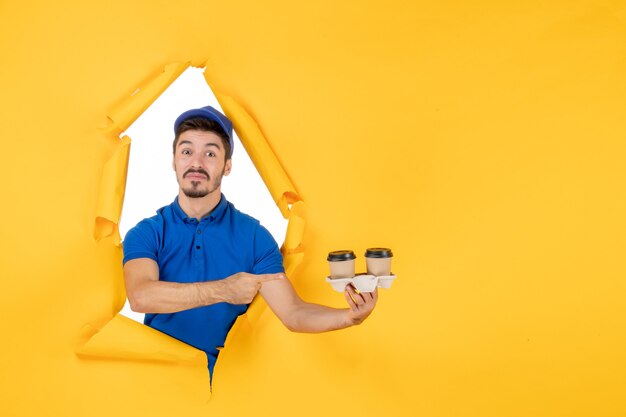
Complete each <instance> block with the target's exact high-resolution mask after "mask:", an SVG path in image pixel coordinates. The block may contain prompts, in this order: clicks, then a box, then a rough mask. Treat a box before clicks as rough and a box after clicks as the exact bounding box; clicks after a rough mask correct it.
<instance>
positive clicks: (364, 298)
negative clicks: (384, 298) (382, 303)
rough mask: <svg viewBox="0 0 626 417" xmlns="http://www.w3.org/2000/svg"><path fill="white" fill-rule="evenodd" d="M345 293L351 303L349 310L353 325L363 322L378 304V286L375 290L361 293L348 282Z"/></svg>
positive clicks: (350, 320) (349, 317) (349, 319)
mask: <svg viewBox="0 0 626 417" xmlns="http://www.w3.org/2000/svg"><path fill="white" fill-rule="evenodd" d="M344 295H345V296H346V301H348V304H350V310H348V321H349V323H350V324H351V325H355V324H361V323H362V322H363V320H365V319H366V318H367V316H369V315H370V313H371V312H372V310H374V307H375V306H376V301H378V288H376V289H375V290H374V291H373V292H362V293H359V292H357V291H356V289H355V288H354V286H353V285H352V284H348V285H346V289H345V291H344Z"/></svg>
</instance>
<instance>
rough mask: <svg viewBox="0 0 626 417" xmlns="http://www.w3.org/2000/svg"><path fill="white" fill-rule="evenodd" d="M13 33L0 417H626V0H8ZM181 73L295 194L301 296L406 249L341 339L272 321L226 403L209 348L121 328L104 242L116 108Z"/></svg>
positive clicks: (239, 347) (255, 315)
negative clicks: (335, 269)
mask: <svg viewBox="0 0 626 417" xmlns="http://www.w3.org/2000/svg"><path fill="white" fill-rule="evenodd" d="M431 3H432V4H431ZM0 19H1V24H0V51H1V52H2V55H1V56H2V58H0V59H1V61H0V62H1V64H2V65H0V86H1V87H0V91H1V92H2V94H1V95H0V122H1V124H0V126H1V129H2V144H3V158H2V159H3V163H2V164H1V165H0V169H1V170H2V187H3V195H4V202H3V204H2V209H1V214H2V216H1V219H2V220H1V227H0V236H1V237H2V239H0V253H1V255H0V257H1V259H2V262H0V274H1V276H2V283H3V290H2V292H1V294H2V300H1V301H2V302H1V303H0V312H1V313H2V321H0V323H1V324H0V333H1V334H2V340H3V341H2V345H1V346H2V347H1V348H0V354H1V359H0V373H1V376H2V377H1V378H0V393H1V394H0V396H1V398H0V400H1V401H0V415H2V416H32V415H49V416H83V415H91V416H126V415H128V416H130V415H151V416H169V415H189V416H200V415H202V416H204V415H212V414H213V415H218V414H219V415H244V413H245V414H247V415H304V416H309V415H310V416H314V415H315V416H317V415H320V414H321V415H337V416H338V415H348V414H349V415H354V414H360V415H371V416H374V415H394V416H415V415H423V416H481V417H484V416H503V415H505V416H529V415H541V416H555V415H568V416H591V415H593V416H620V415H625V414H626V402H624V400H623V395H624V392H626V376H625V375H626V359H624V351H626V319H625V317H626V303H625V302H624V299H625V295H626V282H625V276H626V274H625V273H626V262H625V261H624V255H623V254H624V249H625V248H626V238H625V236H626V233H625V232H626V221H625V215H624V213H625V212H626V210H625V209H626V193H625V191H626V186H625V184H626V181H625V180H626V168H624V166H625V165H624V160H625V158H624V157H625V156H626V142H625V139H624V137H625V135H624V133H625V130H626V128H625V125H624V114H625V110H626V105H625V100H624V97H626V50H625V46H624V45H625V44H624V41H625V39H626V36H625V35H626V26H625V24H626V4H625V2H624V1H574V2H558V1H555V2H539V1H528V2H521V3H520V2H490V1H482V2H462V1H443V2H438V3H433V2H409V1H385V2H368V3H363V2H356V1H349V2H340V3H339V4H337V3H336V2H330V1H321V2H315V3H294V2H288V1H268V2H261V3H258V2H240V1H231V2H198V1H179V2H176V3H173V2H171V3H169V2H154V1H147V0H146V1H135V2H122V1H110V2H98V3H95V2H79V1H56V2H44V1H32V2H28V3H23V2H16V1H3V2H1V3H0ZM187 62H190V63H191V64H192V65H196V66H200V65H202V66H203V65H206V67H207V70H206V78H207V80H208V82H209V83H210V84H211V86H212V87H213V88H214V90H215V91H216V92H218V93H219V94H220V95H221V96H226V97H230V98H231V99H232V100H233V102H234V103H235V104H236V105H237V106H240V108H241V109H243V110H245V112H246V113H247V114H248V115H249V116H250V118H251V119H252V120H254V121H255V122H256V123H257V125H258V129H259V130H260V132H261V133H262V135H263V137H264V138H265V139H266V140H267V144H268V146H269V147H270V149H271V151H272V153H273V154H274V155H275V157H276V160H277V161H278V163H279V165H280V167H281V168H282V169H284V172H285V173H286V175H287V176H288V178H289V179H290V181H291V183H292V185H293V187H294V188H295V190H294V192H295V191H297V196H298V198H300V199H302V201H303V202H304V203H296V204H293V206H292V212H294V214H295V212H297V213H298V214H301V215H302V216H303V217H302V218H305V219H306V230H305V231H304V237H303V240H302V241H301V242H298V240H299V239H295V242H293V244H291V242H289V243H290V245H287V246H289V247H287V248H286V249H288V250H292V251H294V255H297V256H299V259H298V260H302V263H301V264H300V266H299V267H298V268H297V269H296V270H295V272H293V273H292V276H291V278H292V280H293V282H294V284H295V285H296V288H297V290H298V292H299V293H300V294H301V295H302V296H303V297H304V298H305V299H307V300H310V301H315V302H320V303H326V304H331V305H334V306H343V305H344V301H343V298H342V297H343V296H342V295H341V294H337V293H334V292H332V290H331V289H330V287H329V286H328V285H327V284H326V283H324V282H323V277H324V276H325V274H326V272H327V271H326V268H327V266H326V263H325V255H326V253H327V252H328V251H329V250H333V249H343V248H352V249H354V250H355V251H356V252H357V254H358V255H359V256H360V259H359V260H358V262H357V268H358V269H361V270H362V269H364V263H363V262H362V261H363V258H362V256H361V255H362V253H363V251H364V250H365V248H367V247H369V246H378V245H382V246H389V247H391V248H393V250H394V254H395V255H396V257H395V258H394V266H393V269H394V272H395V273H396V274H397V275H398V279H397V280H396V282H395V283H394V285H393V287H392V288H391V289H390V290H385V291H381V294H380V295H381V297H380V301H379V305H378V307H377V309H376V311H375V312H374V314H373V315H372V317H371V318H370V319H369V320H368V321H367V322H366V323H365V324H364V325H362V326H359V327H356V328H351V329H348V330H345V331H341V332H334V333H328V334H323V335H299V334H292V333H290V332H289V331H287V330H286V329H284V327H283V326H282V324H280V323H279V321H278V320H277V319H276V318H275V317H274V316H273V315H272V314H271V312H270V311H269V310H268V309H265V308H263V305H262V303H257V304H256V305H255V308H254V309H252V311H251V314H249V315H247V316H245V317H242V319H241V320H240V321H239V323H238V324H237V329H236V332H235V333H234V334H231V335H230V337H229V340H228V342H227V346H226V348H225V350H224V351H223V353H222V355H221V356H220V360H219V362H218V365H217V368H216V374H215V384H214V392H213V395H212V396H209V394H208V381H207V377H206V368H205V365H204V363H203V360H202V358H201V357H198V356H197V351H195V350H194V349H191V348H189V347H187V346H186V345H184V344H181V343H176V342H175V341H172V340H171V339H169V338H164V337H160V335H155V334H154V333H153V332H151V331H150V329H146V328H145V327H144V326H141V325H139V324H136V323H132V322H127V321H125V320H124V319H123V318H119V317H116V314H117V312H118V311H119V310H120V309H121V306H122V305H123V301H124V289H123V277H122V271H121V251H120V248H119V247H117V246H115V235H112V236H110V237H107V238H103V239H101V240H100V241H98V242H97V241H96V240H95V239H94V232H95V230H94V227H95V226H94V223H95V222H94V219H95V218H96V217H97V215H98V213H97V212H98V208H99V207H100V208H102V207H106V208H107V210H108V212H110V213H113V214H112V215H111V216H112V217H115V213H114V212H115V210H116V207H115V206H114V205H113V206H106V205H105V206H102V205H99V203H98V198H99V196H100V184H101V182H100V181H101V178H102V174H103V172H104V170H105V165H106V162H107V161H109V160H111V157H112V156H114V155H115V154H116V152H118V151H119V149H120V146H121V141H120V140H119V139H116V138H115V135H114V134H115V133H118V132H117V131H116V129H123V126H124V125H126V124H127V123H128V122H129V120H128V119H125V118H116V117H115V115H116V114H119V113H118V112H120V111H122V113H124V112H127V111H129V110H128V109H129V107H128V106H130V109H131V110H132V111H131V113H132V112H135V111H140V110H141V109H143V108H144V107H142V106H140V105H135V104H133V105H130V104H129V103H130V102H129V97H131V95H132V94H133V93H134V92H135V91H136V89H137V88H141V87H142V86H145V85H148V84H149V83H150V81H151V80H155V79H159V77H163V78H162V79H163V80H165V79H166V81H167V80H169V81H171V79H173V78H172V77H170V76H169V75H163V74H164V73H166V74H170V73H169V72H167V71H172V73H171V74H174V73H175V72H176V71H178V68H180V67H178V65H184V64H179V63H187ZM168 65H175V67H171V66H169V67H168ZM167 68H169V70H168V69H167ZM164 69H165V70H164ZM165 84H167V82H165ZM142 91H143V90H142ZM159 91H162V90H159V89H156V90H148V92H147V93H146V94H147V96H150V97H154V96H155V95H158V93H159ZM138 94H139V93H138ZM148 101H149V100H148ZM120 109H122V110H120ZM124 109H126V110H124ZM124 114H126V113H124ZM112 121H113V123H117V122H119V123H120V124H118V125H115V126H117V128H113V129H112V125H111V123H112ZM239 122H240V120H235V124H236V125H237V123H239ZM122 165H123V164H122ZM164 169H169V168H167V167H166V168H164ZM234 169H236V161H235V165H234ZM112 185H113V189H116V188H115V186H117V185H118V183H112ZM274 198H275V199H276V198H277V196H276V195H274ZM294 202H295V201H290V202H288V204H289V203H294ZM109 203H111V202H109ZM298 204H306V215H304V214H303V213H304V207H303V206H299V207H296V206H298ZM283 209H284V207H283ZM299 217H301V216H299ZM109 220H110V219H109ZM290 227H291V228H292V229H294V230H296V229H297V230H296V231H295V232H294V233H300V232H299V231H300V230H302V229H301V225H299V226H298V225H295V226H290ZM110 230H114V229H110ZM105 234H106V233H105ZM298 247H299V249H297V248H298ZM296 263H297V262H296ZM114 317H116V318H114ZM112 319H113V320H112ZM107 323H108V325H107ZM111 335H113V336H117V337H119V339H120V340H118V342H119V345H116V350H115V351H112V350H111V351H110V350H106V351H105V352H103V351H101V350H99V349H100V348H101V347H102V345H101V344H99V342H100V340H102V339H106V340H107V341H106V343H105V345H107V344H108V343H109V341H108V340H109V339H107V338H108V336H111ZM125 346H126V348H127V349H128V350H129V351H127V352H126V353H125V351H124V348H125ZM142 349H144V351H143V352H144V354H145V357H146V358H147V359H145V360H144V359H141V357H143V356H141V355H140V357H137V352H139V353H140V354H141V352H142ZM107 352H108V357H107Z"/></svg>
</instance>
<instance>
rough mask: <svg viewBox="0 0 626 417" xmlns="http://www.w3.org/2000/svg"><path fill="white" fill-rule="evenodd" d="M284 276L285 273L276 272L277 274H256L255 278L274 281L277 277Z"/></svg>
mask: <svg viewBox="0 0 626 417" xmlns="http://www.w3.org/2000/svg"><path fill="white" fill-rule="evenodd" d="M285 278H286V276H285V274H283V273H282V272H281V273H278V274H263V275H257V280H258V282H268V281H275V280H277V279H285Z"/></svg>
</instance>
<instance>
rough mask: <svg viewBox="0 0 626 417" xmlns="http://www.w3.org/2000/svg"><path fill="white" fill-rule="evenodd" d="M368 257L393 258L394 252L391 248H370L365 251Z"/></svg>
mask: <svg viewBox="0 0 626 417" xmlns="http://www.w3.org/2000/svg"><path fill="white" fill-rule="evenodd" d="M365 257H366V258H393V252H391V249H389V248H368V249H367V250H366V251H365Z"/></svg>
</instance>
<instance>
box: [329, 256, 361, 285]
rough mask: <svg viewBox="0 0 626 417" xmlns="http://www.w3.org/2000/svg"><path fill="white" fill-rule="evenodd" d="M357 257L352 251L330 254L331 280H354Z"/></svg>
mask: <svg viewBox="0 0 626 417" xmlns="http://www.w3.org/2000/svg"><path fill="white" fill-rule="evenodd" d="M355 259H356V256H355V255H354V252H352V251H351V250H336V251H333V252H330V253H329V254H328V258H326V260H327V261H328V265H329V266H330V278H331V279H339V278H352V277H353V276H354V260H355Z"/></svg>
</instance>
